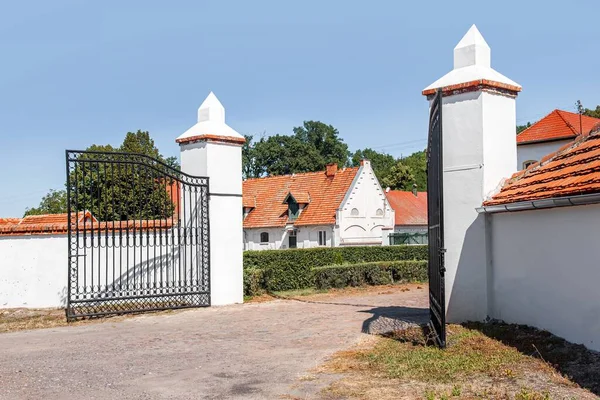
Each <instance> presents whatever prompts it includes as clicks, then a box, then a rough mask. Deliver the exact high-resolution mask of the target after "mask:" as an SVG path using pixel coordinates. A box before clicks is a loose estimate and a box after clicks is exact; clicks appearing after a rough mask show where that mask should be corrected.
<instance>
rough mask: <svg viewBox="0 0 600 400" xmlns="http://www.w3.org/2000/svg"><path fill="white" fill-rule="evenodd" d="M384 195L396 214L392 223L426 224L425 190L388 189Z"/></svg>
mask: <svg viewBox="0 0 600 400" xmlns="http://www.w3.org/2000/svg"><path fill="white" fill-rule="evenodd" d="M385 195H386V197H387V199H388V201H389V202H390V205H391V206H392V208H393V209H394V213H395V215H396V217H395V219H396V220H395V222H394V225H427V192H417V195H416V196H415V195H414V193H413V192H403V191H400V190H390V191H389V192H387V193H386V194H385Z"/></svg>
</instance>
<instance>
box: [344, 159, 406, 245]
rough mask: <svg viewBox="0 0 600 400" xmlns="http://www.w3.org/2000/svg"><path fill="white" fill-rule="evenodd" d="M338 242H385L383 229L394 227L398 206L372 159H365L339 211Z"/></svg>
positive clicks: (345, 243)
mask: <svg viewBox="0 0 600 400" xmlns="http://www.w3.org/2000/svg"><path fill="white" fill-rule="evenodd" d="M336 220H337V232H336V234H337V235H336V243H338V245H340V246H352V245H381V244H382V231H383V230H385V229H386V228H391V227H393V224H394V210H393V209H392V207H391V205H390V203H389V201H388V200H387V198H386V197H385V192H384V191H383V189H382V188H381V185H380V184H379V181H378V180H377V177H376V176H375V173H374V172H373V169H372V168H371V163H370V161H368V160H363V161H362V162H361V167H360V168H359V170H358V172H357V174H356V176H355V177H354V180H353V182H352V185H351V186H350V188H349V190H348V191H347V193H346V196H345V197H344V200H343V201H342V204H341V206H340V208H339V210H338V212H337V218H336Z"/></svg>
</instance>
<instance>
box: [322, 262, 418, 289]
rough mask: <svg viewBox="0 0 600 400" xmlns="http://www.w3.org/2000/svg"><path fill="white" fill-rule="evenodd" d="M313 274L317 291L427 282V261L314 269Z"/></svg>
mask: <svg viewBox="0 0 600 400" xmlns="http://www.w3.org/2000/svg"><path fill="white" fill-rule="evenodd" d="M312 273H313V279H314V285H315V287H316V288H317V289H330V288H343V287H346V286H364V285H385V284H390V283H398V282H414V281H425V280H427V261H424V260H405V261H379V262H371V263H361V264H350V265H332V266H327V267H319V268H314V269H313V271H312Z"/></svg>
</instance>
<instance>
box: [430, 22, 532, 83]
mask: <svg viewBox="0 0 600 400" xmlns="http://www.w3.org/2000/svg"><path fill="white" fill-rule="evenodd" d="M467 84H473V85H475V84H479V85H484V86H491V87H496V88H498V89H503V90H507V91H509V92H514V93H515V94H516V93H517V92H519V91H520V90H521V85H519V84H518V83H516V82H515V81H513V80H511V79H508V78H507V77H506V76H504V75H502V74H501V73H499V72H498V71H496V70H494V69H493V68H492V67H491V50H490V47H489V46H488V44H487V42H486V41H485V39H484V38H483V36H482V35H481V33H480V32H479V29H477V27H476V26H475V25H473V26H471V28H470V29H469V30H468V31H467V33H466V34H465V35H464V36H463V38H462V39H461V40H460V42H458V44H457V45H456V47H455V48H454V69H453V70H452V71H450V72H448V73H447V74H446V75H444V76H443V77H441V78H440V79H438V80H437V81H435V82H433V83H432V84H431V85H429V86H427V87H426V88H425V89H424V90H423V94H424V95H429V94H433V93H434V92H435V89H438V88H445V89H449V90H457V89H465V88H466V87H468V85H467ZM458 86H461V87H460V88H459V87H458Z"/></svg>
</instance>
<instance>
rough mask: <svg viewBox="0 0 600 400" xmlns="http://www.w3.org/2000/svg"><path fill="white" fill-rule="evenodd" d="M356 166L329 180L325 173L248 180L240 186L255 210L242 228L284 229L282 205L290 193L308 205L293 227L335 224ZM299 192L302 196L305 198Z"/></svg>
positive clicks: (246, 202)
mask: <svg viewBox="0 0 600 400" xmlns="http://www.w3.org/2000/svg"><path fill="white" fill-rule="evenodd" d="M358 169H359V167H355V168H345V169H341V170H338V171H337V172H336V174H335V175H334V176H331V177H328V176H327V175H326V173H325V171H320V172H309V173H304V174H294V175H282V176H271V177H266V178H255V179H247V180H246V181H244V184H243V203H244V204H250V203H251V202H252V199H254V201H255V202H256V203H255V204H256V208H254V210H252V211H251V212H250V213H249V214H248V216H247V217H246V218H245V219H244V228H263V227H280V226H285V225H286V223H287V220H288V214H287V211H288V206H287V204H284V203H283V200H284V199H285V198H286V196H287V195H288V194H289V193H290V192H292V193H293V195H294V197H295V195H296V194H298V196H299V197H300V198H301V199H297V201H299V202H301V200H302V201H306V200H308V199H306V198H305V197H308V195H310V203H309V204H308V205H307V206H306V207H305V208H304V210H303V211H302V212H301V213H300V216H299V217H298V219H296V221H294V225H295V226H302V225H331V224H334V223H335V213H336V210H337V209H338V208H339V207H340V205H341V202H342V200H344V196H345V195H346V192H347V191H348V189H349V188H350V185H351V184H352V181H353V180H354V177H355V176H356V173H357V172H358ZM302 193H305V194H306V196H304V195H303V194H302Z"/></svg>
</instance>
